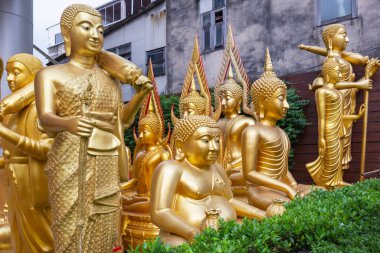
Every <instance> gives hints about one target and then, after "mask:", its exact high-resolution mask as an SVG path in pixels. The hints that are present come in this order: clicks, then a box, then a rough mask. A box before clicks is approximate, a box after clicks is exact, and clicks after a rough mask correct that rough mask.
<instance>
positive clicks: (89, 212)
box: [46, 66, 125, 253]
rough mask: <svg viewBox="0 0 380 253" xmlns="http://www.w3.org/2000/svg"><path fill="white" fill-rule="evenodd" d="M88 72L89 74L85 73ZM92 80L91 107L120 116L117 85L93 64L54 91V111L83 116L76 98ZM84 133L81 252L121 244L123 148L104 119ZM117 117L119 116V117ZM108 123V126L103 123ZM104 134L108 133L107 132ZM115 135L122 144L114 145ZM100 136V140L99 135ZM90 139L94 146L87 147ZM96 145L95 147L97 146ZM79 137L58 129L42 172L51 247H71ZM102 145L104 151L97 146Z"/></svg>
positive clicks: (74, 236)
mask: <svg viewBox="0 0 380 253" xmlns="http://www.w3.org/2000/svg"><path fill="white" fill-rule="evenodd" d="M90 75H92V77H90ZM89 78H90V79H91V80H92V81H91V83H92V89H91V94H92V100H91V102H90V105H89V110H90V111H92V112H98V113H100V114H101V113H104V114H107V113H108V114H109V113H112V114H113V115H114V116H115V117H118V115H120V109H121V89H120V84H119V83H118V82H116V81H115V80H113V79H112V78H111V77H110V76H109V75H108V74H106V73H105V72H104V71H103V70H102V69H100V68H99V67H97V66H95V67H94V69H93V70H91V72H89V73H86V74H83V75H79V76H77V77H76V78H74V79H72V80H69V81H68V82H67V83H65V84H63V85H62V86H61V87H60V89H59V90H57V93H56V95H57V98H58V103H57V115H58V116H60V117H68V116H80V115H82V104H81V97H82V95H83V93H84V91H85V90H86V89H87V87H88V85H89V83H88V80H89ZM94 121H98V122H101V124H100V125H102V127H100V126H99V128H94V131H93V134H92V136H91V137H90V138H89V148H88V152H87V162H86V185H85V189H86V192H85V198H84V202H83V203H80V204H81V205H84V210H85V223H84V228H83V252H91V253H97V252H99V253H104V252H111V251H112V249H113V248H114V247H115V246H118V245H121V243H120V238H119V236H120V209H121V205H120V186H119V171H118V164H119V162H118V153H120V151H118V150H120V149H122V148H123V149H125V148H124V146H123V145H122V143H123V141H122V140H120V137H116V136H119V134H118V133H119V132H120V129H119V127H120V124H118V122H116V123H112V122H110V121H107V120H104V118H103V119H94ZM119 122H120V121H119ZM105 126H107V127H105ZM99 132H100V134H101V135H102V134H103V135H106V136H108V137H107V138H106V140H108V141H103V142H102V143H99V142H96V136H95V135H96V134H95V133H99ZM107 134H108V135H107ZM115 138H116V139H117V140H119V141H120V143H121V145H120V146H119V148H118V150H117V149H116V150H113V149H112V147H113V148H115V147H116V146H115V145H114V142H115ZM103 140H104V139H103ZM92 143H94V145H95V147H92V145H93V144H92ZM97 145H98V146H97ZM79 146H80V137H79V136H76V135H73V134H71V133H69V132H68V131H64V132H60V133H58V134H57V136H56V137H55V139H54V143H53V146H52V148H51V151H50V153H49V156H48V164H47V167H46V173H47V176H48V184H49V200H50V204H51V209H52V231H53V235H54V250H55V252H65V253H67V252H76V247H77V232H76V222H77V211H78V161H79ZM102 147H106V148H105V149H107V150H104V149H103V150H102Z"/></svg>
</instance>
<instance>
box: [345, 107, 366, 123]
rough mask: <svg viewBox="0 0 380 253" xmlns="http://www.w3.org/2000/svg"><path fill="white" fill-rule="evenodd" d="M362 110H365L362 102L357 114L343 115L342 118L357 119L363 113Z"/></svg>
mask: <svg viewBox="0 0 380 253" xmlns="http://www.w3.org/2000/svg"><path fill="white" fill-rule="evenodd" d="M364 111H365V105H364V104H362V105H361V106H360V108H359V112H358V114H357V115H355V114H354V115H343V120H358V119H360V118H361V117H362V116H363V114H364Z"/></svg>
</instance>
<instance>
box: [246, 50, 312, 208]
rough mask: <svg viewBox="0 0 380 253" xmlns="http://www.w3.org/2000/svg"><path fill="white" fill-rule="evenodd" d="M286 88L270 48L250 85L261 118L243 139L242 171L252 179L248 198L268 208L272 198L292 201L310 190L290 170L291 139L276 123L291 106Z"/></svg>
mask: <svg viewBox="0 0 380 253" xmlns="http://www.w3.org/2000/svg"><path fill="white" fill-rule="evenodd" d="M286 91H287V88H286V85H285V83H284V82H283V81H281V80H280V79H278V78H277V77H276V74H275V73H274V71H273V67H272V62H271V59H270V55H269V49H268V48H267V51H266V59H265V67H264V73H263V74H262V75H261V77H260V78H259V79H258V80H256V81H255V82H254V83H253V84H252V88H251V96H252V100H253V104H254V108H255V113H256V115H258V119H259V122H256V124H255V125H253V126H249V127H247V128H246V129H245V130H244V132H243V135H242V139H241V140H242V163H243V175H244V178H245V179H246V180H247V181H248V182H249V189H248V201H249V203H250V204H251V205H253V206H255V207H258V208H260V209H261V210H266V208H267V207H268V206H269V205H270V204H271V203H272V200H273V199H282V200H284V201H286V202H289V201H290V200H291V199H294V198H295V196H296V195H297V194H299V195H300V196H303V195H304V194H306V193H308V192H309V187H307V186H304V185H299V184H297V182H296V180H295V179H294V178H293V176H292V174H291V173H290V171H289V170H288V155H289V151H290V141H289V138H288V136H287V135H286V133H285V132H284V131H283V130H282V129H281V128H279V127H277V126H276V124H277V121H278V120H280V119H282V118H283V117H285V115H286V112H287V110H288V109H289V104H288V102H287V100H286Z"/></svg>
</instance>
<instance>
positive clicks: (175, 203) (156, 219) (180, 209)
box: [151, 115, 265, 245]
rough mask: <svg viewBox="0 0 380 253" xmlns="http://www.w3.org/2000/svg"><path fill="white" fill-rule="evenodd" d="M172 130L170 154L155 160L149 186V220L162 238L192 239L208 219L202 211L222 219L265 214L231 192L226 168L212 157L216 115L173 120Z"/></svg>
mask: <svg viewBox="0 0 380 253" xmlns="http://www.w3.org/2000/svg"><path fill="white" fill-rule="evenodd" d="M173 135H174V147H175V149H176V155H175V159H174V160H168V161H164V162H162V163H160V165H159V166H158V167H157V168H156V170H155V172H154V174H153V179H152V186H151V216H152V221H153V223H154V224H155V225H156V226H158V227H159V228H160V238H161V240H162V241H163V242H164V243H168V244H171V245H179V244H182V243H185V242H187V241H191V240H192V239H193V238H194V236H195V235H196V234H197V233H199V232H200V229H201V227H204V226H205V225H207V224H208V223H210V222H207V221H206V222H205V218H206V213H208V214H218V215H219V217H220V218H223V219H224V220H234V219H236V218H237V217H248V218H256V219H263V218H264V217H265V212H263V211H261V210H258V209H257V208H254V207H252V206H250V205H249V204H247V203H245V202H243V201H240V200H238V199H236V198H234V197H233V193H232V190H231V186H230V182H229V179H228V177H227V174H226V172H225V171H224V169H223V167H222V166H221V165H220V164H218V163H217V158H218V155H219V152H220V143H219V141H220V135H221V131H220V128H219V126H218V124H217V122H216V121H215V120H213V119H211V118H210V117H208V116H204V115H189V116H187V117H184V118H183V119H179V120H178V122H177V124H176V125H175V128H174V131H173ZM211 223H214V222H211Z"/></svg>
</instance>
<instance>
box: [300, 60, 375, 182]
mask: <svg viewBox="0 0 380 253" xmlns="http://www.w3.org/2000/svg"><path fill="white" fill-rule="evenodd" d="M375 64H376V62H375V61H373V60H372V61H370V64H368V65H367V67H366V75H365V76H368V75H369V72H370V71H372V69H373V67H375ZM322 75H323V79H324V82H325V84H324V86H323V87H322V88H319V89H317V90H316V92H315V101H316V106H317V112H318V150H319V156H318V158H317V160H315V161H314V162H311V163H308V164H306V168H307V169H308V171H309V173H310V175H311V177H312V178H313V180H314V182H315V183H316V184H317V185H318V186H324V187H328V188H331V187H339V186H346V185H349V184H348V183H346V182H344V181H343V165H342V163H341V162H340V161H342V158H343V155H344V150H343V147H344V138H345V136H346V134H347V133H346V132H345V130H347V129H346V128H345V127H343V126H344V124H345V122H347V121H353V120H357V119H359V118H360V117H361V116H362V115H363V113H364V105H362V106H361V107H360V111H359V113H358V115H345V114H344V105H343V101H344V97H343V95H342V93H341V92H339V91H338V90H337V89H336V88H335V87H336V86H337V85H338V83H339V82H340V81H341V78H342V73H341V70H340V64H339V62H337V61H336V60H335V59H334V58H332V57H330V58H328V59H326V61H325V62H324V64H323V67H322Z"/></svg>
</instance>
